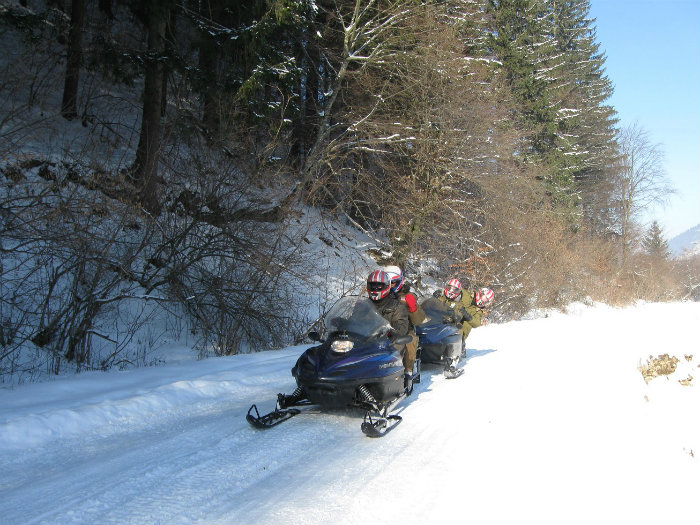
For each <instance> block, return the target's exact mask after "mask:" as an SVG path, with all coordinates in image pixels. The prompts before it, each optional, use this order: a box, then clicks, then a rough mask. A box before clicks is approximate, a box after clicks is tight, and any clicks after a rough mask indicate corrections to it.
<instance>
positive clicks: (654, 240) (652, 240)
mask: <svg viewBox="0 0 700 525" xmlns="http://www.w3.org/2000/svg"><path fill="white" fill-rule="evenodd" d="M642 247H643V248H644V251H645V252H646V253H647V255H649V256H651V257H653V258H654V259H656V260H665V259H668V257H669V253H670V252H669V247H668V242H667V241H666V239H665V238H664V235H663V231H662V230H661V227H660V226H659V223H658V222H657V221H654V222H652V223H651V226H649V229H648V230H647V234H646V237H644V239H642Z"/></svg>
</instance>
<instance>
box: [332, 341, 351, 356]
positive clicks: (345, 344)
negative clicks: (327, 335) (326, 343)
mask: <svg viewBox="0 0 700 525" xmlns="http://www.w3.org/2000/svg"><path fill="white" fill-rule="evenodd" d="M352 347H353V342H352V341H343V340H338V341H333V342H332V343H331V350H333V351H334V352H338V353H339V354H344V353H346V352H349V351H350V350H352Z"/></svg>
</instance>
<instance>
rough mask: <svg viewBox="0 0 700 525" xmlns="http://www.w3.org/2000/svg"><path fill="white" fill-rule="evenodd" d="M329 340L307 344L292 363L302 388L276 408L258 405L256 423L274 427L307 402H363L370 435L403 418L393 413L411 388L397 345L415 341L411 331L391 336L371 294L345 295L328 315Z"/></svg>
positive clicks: (251, 415)
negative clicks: (266, 410)
mask: <svg viewBox="0 0 700 525" xmlns="http://www.w3.org/2000/svg"><path fill="white" fill-rule="evenodd" d="M322 333H323V334H324V335H325V340H323V339H322V337H321V334H319V333H318V332H311V333H309V337H310V338H311V339H312V340H315V341H318V342H320V343H321V344H319V345H318V346H313V347H311V348H309V349H308V350H306V351H305V352H304V353H303V354H302V355H301V356H300V357H299V359H298V360H297V362H296V364H295V365H294V367H293V368H292V375H293V376H294V378H295V379H296V383H297V388H296V390H294V392H293V393H292V394H289V395H285V394H278V395H277V406H276V407H275V409H274V410H273V411H272V412H270V413H268V414H264V415H260V413H259V412H258V409H257V407H256V405H252V406H251V407H250V409H249V410H248V414H247V416H246V419H247V420H248V422H249V423H250V424H251V425H253V426H254V427H256V428H259V429H267V428H270V427H273V426H275V425H277V424H279V423H281V422H283V421H286V420H287V419H290V418H291V417H294V416H295V415H297V414H299V413H301V410H300V409H299V408H294V407H302V406H305V405H319V406H321V407H359V408H364V409H365V410H366V412H365V417H364V420H363V422H362V425H361V430H362V432H363V433H364V434H365V435H367V436H369V437H381V436H384V435H385V434H386V433H387V432H389V431H390V430H392V429H393V428H395V427H396V425H398V424H399V423H400V422H401V416H398V415H394V414H390V412H391V410H392V409H393V408H394V407H395V406H396V404H397V403H398V402H399V401H401V400H402V399H403V398H404V397H406V396H407V395H408V393H409V390H408V388H407V387H406V386H405V384H404V369H403V363H402V360H401V355H400V354H399V352H398V351H397V350H396V348H395V346H394V345H404V344H406V343H408V342H410V340H411V338H410V336H396V337H393V338H392V337H391V325H390V324H389V322H388V321H387V320H386V319H384V317H382V316H381V315H380V314H379V312H378V311H377V310H376V308H375V306H374V304H373V303H372V301H370V300H369V299H368V298H363V297H357V296H349V297H343V298H341V299H340V300H339V301H338V302H337V303H335V305H333V307H332V308H331V309H330V311H329V312H328V313H327V314H326V315H325V316H324V320H323V330H322Z"/></svg>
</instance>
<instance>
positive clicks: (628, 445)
mask: <svg viewBox="0 0 700 525" xmlns="http://www.w3.org/2000/svg"><path fill="white" fill-rule="evenodd" d="M659 318H663V319H665V327H664V330H663V332H661V331H660V330H659V328H658V324H656V323H654V324H652V323H650V322H649V320H650V319H659ZM698 324H700V304H697V303H674V304H642V305H639V306H637V307H632V308H626V309H613V308H609V307H605V306H596V307H583V306H577V307H575V308H572V309H571V311H570V312H569V314H568V315H563V314H553V315H550V316H549V317H547V318H541V319H534V320H527V321H519V322H511V323H507V324H502V325H491V326H486V327H482V328H479V329H478V330H475V331H474V332H473V333H472V335H471V336H470V339H469V346H470V351H469V354H468V358H467V362H466V372H465V374H464V375H463V376H462V377H460V378H458V379H456V380H446V379H444V378H443V377H442V375H441V372H440V370H439V369H438V368H431V367H430V366H427V367H425V368H424V371H423V376H422V381H421V383H420V384H418V385H416V388H415V391H414V394H413V395H412V396H411V397H409V398H408V399H407V400H406V401H404V402H402V403H401V404H400V405H399V407H398V408H399V411H400V412H399V413H400V414H401V415H402V416H403V418H404V421H403V422H402V423H401V425H399V427H398V428H397V429H396V430H395V431H393V432H392V433H390V434H389V435H387V436H386V437H384V438H382V439H369V438H367V437H364V436H363V435H362V433H361V432H360V423H361V420H362V412H360V411H355V410H352V409H348V410H337V411H332V412H328V411H326V412H323V413H311V414H303V415H300V416H297V417H295V418H293V419H292V420H290V421H288V422H286V423H284V424H282V425H280V426H278V427H275V428H273V429H270V430H267V431H258V430H254V429H252V428H251V427H250V426H249V425H248V424H247V423H246V421H245V413H246V411H247V410H248V408H249V406H250V405H251V404H252V403H256V404H257V405H258V407H259V408H260V410H261V411H268V410H270V409H272V408H273V406H274V400H275V395H276V393H277V392H282V391H284V392H290V391H291V390H293V388H294V382H293V378H292V377H291V374H290V369H291V367H292V365H293V364H294V361H295V360H296V358H297V356H298V355H299V354H300V353H301V352H302V351H303V349H304V348H306V347H305V346H301V347H295V348H289V349H285V350H281V351H270V352H262V353H259V354H253V355H241V356H233V357H228V358H217V359H209V360H205V361H190V362H183V363H179V364H172V365H166V366H162V367H158V368H150V369H141V370H135V371H128V372H111V373H87V374H81V375H80V376H77V377H73V378H64V379H59V380H56V381H52V382H48V383H42V384H30V385H22V386H19V387H16V388H14V389H0V509H1V510H0V522H2V523H3V524H30V523H47V524H72V523H75V524H122V523H129V524H134V525H137V524H151V523H162V524H180V523H182V524H190V523H207V524H214V523H228V524H237V523H241V524H257V523H265V524H267V523H270V524H272V523H274V524H285V523H289V524H306V523H308V524H312V523H313V524H319V523H334V524H337V523H341V524H343V523H348V524H349V523H401V524H407V523H422V524H424V523H467V522H468V523H539V524H544V523H557V524H565V523H600V524H611V523H630V524H632V523H634V524H641V523H665V524H675V523H694V524H697V523H698V522H700V457H699V456H700V417H699V416H698V414H700V394H699V393H700V385H699V384H698V382H699V381H700V370H699V369H698V365H699V364H700V345H698V341H699V339H700V338H699V336H698V335H697V326H698ZM662 353H670V354H672V355H675V356H678V357H679V359H680V361H679V363H678V369H677V371H676V372H675V373H674V375H672V376H670V377H668V378H667V377H659V378H656V379H653V380H652V381H651V382H650V383H649V384H646V383H645V381H644V379H643V378H642V375H641V374H640V372H639V371H638V370H637V365H638V363H639V362H640V360H641V361H644V360H646V359H647V358H648V357H649V356H651V355H653V356H657V355H660V354H662ZM690 355H692V357H691V358H690V359H688V358H686V357H685V356H690ZM688 375H695V376H697V377H696V378H695V379H694V380H692V381H691V382H690V385H689V386H683V385H681V384H680V383H679V382H678V380H679V379H683V378H686V377H687V376H688Z"/></svg>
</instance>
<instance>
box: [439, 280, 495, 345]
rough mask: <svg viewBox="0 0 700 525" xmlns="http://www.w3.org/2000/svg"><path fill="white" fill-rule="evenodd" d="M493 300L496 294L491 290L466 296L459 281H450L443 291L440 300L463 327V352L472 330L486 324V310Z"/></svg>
mask: <svg viewBox="0 0 700 525" xmlns="http://www.w3.org/2000/svg"><path fill="white" fill-rule="evenodd" d="M436 292H437V291H436ZM493 299H494V293H493V290H491V289H490V288H479V289H478V290H477V291H476V292H474V293H467V294H465V293H464V291H463V290H462V283H461V282H460V281H459V279H450V280H449V281H447V283H446V284H445V287H444V288H443V289H442V295H441V296H440V297H439V299H438V300H439V301H441V302H443V303H445V304H446V305H447V306H448V307H450V308H451V309H452V310H453V311H454V318H455V321H456V322H458V323H461V325H462V326H461V328H460V331H459V332H460V333H461V334H462V352H464V344H465V343H464V342H465V341H466V339H467V336H468V335H469V332H471V331H472V328H476V327H477V326H481V325H482V324H485V321H486V320H485V314H486V309H487V308H488V307H489V306H491V304H493Z"/></svg>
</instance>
